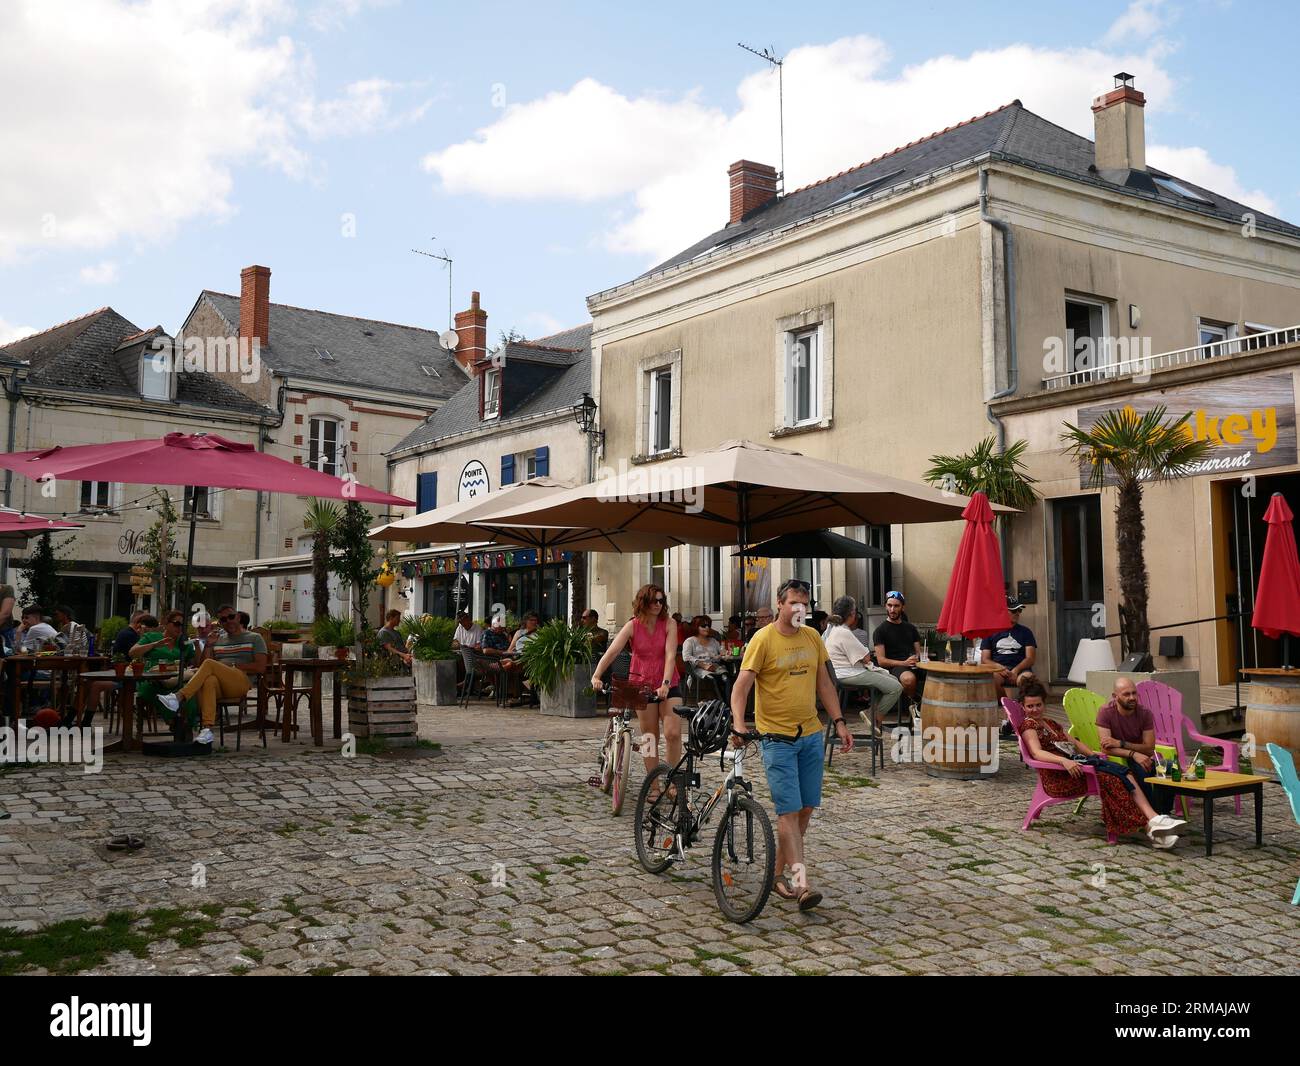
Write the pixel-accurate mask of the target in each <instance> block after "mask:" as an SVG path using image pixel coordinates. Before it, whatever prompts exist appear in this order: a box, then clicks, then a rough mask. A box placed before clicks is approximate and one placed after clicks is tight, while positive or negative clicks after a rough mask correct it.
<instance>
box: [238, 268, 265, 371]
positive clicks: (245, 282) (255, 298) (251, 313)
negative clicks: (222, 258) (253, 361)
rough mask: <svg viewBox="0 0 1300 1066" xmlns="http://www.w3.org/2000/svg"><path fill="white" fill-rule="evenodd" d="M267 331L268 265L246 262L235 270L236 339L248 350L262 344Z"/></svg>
mask: <svg viewBox="0 0 1300 1066" xmlns="http://www.w3.org/2000/svg"><path fill="white" fill-rule="evenodd" d="M270 334H271V268H270V267H264V266H246V267H244V269H243V270H241V271H240V272H239V340H240V342H241V346H242V347H244V348H245V349H246V350H247V351H252V349H253V342H254V341H256V342H257V344H258V346H259V347H261V348H265V347H266V344H267V341H268V340H269V338H270Z"/></svg>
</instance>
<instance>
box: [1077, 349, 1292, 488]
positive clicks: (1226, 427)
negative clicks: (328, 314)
mask: <svg viewBox="0 0 1300 1066" xmlns="http://www.w3.org/2000/svg"><path fill="white" fill-rule="evenodd" d="M1161 405H1163V406H1164V407H1165V408H1166V417H1167V418H1169V419H1177V418H1181V417H1182V416H1183V415H1184V414H1186V415H1188V416H1189V417H1188V419H1187V422H1186V423H1185V425H1184V427H1183V428H1184V431H1185V432H1186V433H1187V434H1188V436H1190V437H1192V438H1193V439H1195V440H1203V441H1208V442H1209V443H1210V445H1211V447H1210V450H1209V453H1208V454H1207V455H1206V456H1205V458H1204V459H1201V460H1199V461H1197V462H1195V463H1193V464H1191V465H1190V466H1189V467H1188V468H1187V469H1186V470H1185V471H1184V474H1186V475H1188V476H1198V475H1202V474H1240V475H1242V476H1244V475H1246V474H1249V473H1253V472H1254V471H1256V470H1264V469H1267V468H1269V467H1275V466H1289V465H1291V464H1292V463H1294V462H1296V424H1295V389H1294V387H1293V385H1292V379H1291V375H1290V374H1272V375H1269V376H1267V377H1258V378H1238V379H1236V380H1233V381H1216V382H1206V383H1205V384H1203V385H1187V386H1183V387H1181V388H1171V389H1166V390H1163V391H1161V392H1158V393H1152V394H1147V395H1142V396H1135V397H1133V398H1131V399H1128V400H1126V401H1124V403H1122V404H1108V405H1105V406H1101V407H1085V408H1081V409H1080V411H1079V421H1078V425H1079V428H1080V429H1092V428H1093V426H1095V425H1096V424H1097V422H1098V420H1099V419H1100V418H1101V417H1102V416H1103V415H1106V414H1109V413H1111V412H1113V411H1119V410H1124V409H1128V410H1131V411H1132V412H1133V413H1134V414H1136V415H1139V416H1141V415H1144V414H1146V413H1147V412H1148V411H1150V410H1151V409H1152V408H1153V407H1159V406H1161ZM1088 476H1089V471H1088V468H1087V466H1086V465H1085V464H1080V467H1079V482H1080V484H1081V485H1082V486H1084V487H1085V488H1086V487H1087V485H1088ZM1106 484H1107V485H1113V484H1115V481H1114V479H1113V478H1112V477H1110V476H1108V477H1107V478H1106Z"/></svg>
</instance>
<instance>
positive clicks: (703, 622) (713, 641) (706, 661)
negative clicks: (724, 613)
mask: <svg viewBox="0 0 1300 1066" xmlns="http://www.w3.org/2000/svg"><path fill="white" fill-rule="evenodd" d="M721 657H722V645H721V644H719V643H718V638H717V637H715V636H714V635H713V624H712V621H711V619H709V618H708V617H706V616H704V615H699V616H697V617H696V618H694V619H693V620H692V630H691V635H690V636H689V637H687V638H686V643H685V644H683V645H682V658H683V659H684V660H685V661H686V665H687V666H689V667H690V670H691V673H692V674H694V675H695V678H696V680H697V681H708V682H710V683H711V684H712V685H713V687H714V689H715V690H716V691H717V695H718V699H720V700H726V699H728V698H729V694H728V689H729V688H730V685H728V683H727V682H728V680H729V678H728V676H727V668H726V667H725V666H723V665H722V663H721V662H719V659H721Z"/></svg>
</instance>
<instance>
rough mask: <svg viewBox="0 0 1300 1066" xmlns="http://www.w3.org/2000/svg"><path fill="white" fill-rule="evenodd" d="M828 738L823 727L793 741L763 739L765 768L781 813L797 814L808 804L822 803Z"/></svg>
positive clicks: (773, 799) (776, 805) (773, 797)
mask: <svg viewBox="0 0 1300 1066" xmlns="http://www.w3.org/2000/svg"><path fill="white" fill-rule="evenodd" d="M824 753H825V744H824V738H823V737H822V734H821V732H820V731H818V732H815V733H810V734H809V735H808V736H806V737H800V738H799V739H798V740H796V741H794V742H793V743H787V742H785V741H781V740H765V741H763V768H764V769H765V770H766V771H767V787H768V789H769V790H770V791H771V793H772V803H773V805H774V806H775V807H776V813H777V814H794V813H795V812H796V811H800V810H802V809H803V808H804V807H820V806H821V805H822V756H823V754H824Z"/></svg>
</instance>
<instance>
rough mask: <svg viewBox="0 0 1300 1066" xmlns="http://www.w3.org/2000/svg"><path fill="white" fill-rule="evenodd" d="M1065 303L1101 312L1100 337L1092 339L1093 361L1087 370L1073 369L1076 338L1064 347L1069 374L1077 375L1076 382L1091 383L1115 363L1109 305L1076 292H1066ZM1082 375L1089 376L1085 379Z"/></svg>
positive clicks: (1076, 355) (1067, 330) (1067, 331)
mask: <svg viewBox="0 0 1300 1066" xmlns="http://www.w3.org/2000/svg"><path fill="white" fill-rule="evenodd" d="M1065 303H1066V304H1079V305H1081V306H1083V307H1088V308H1091V309H1092V310H1094V311H1100V312H1101V334H1100V336H1098V337H1095V338H1093V340H1094V341H1095V344H1094V346H1093V353H1094V358H1095V361H1094V363H1093V365H1092V367H1091V368H1090V369H1089V370H1079V371H1075V369H1074V368H1075V366H1076V365H1077V364H1076V362H1075V360H1076V359H1077V358H1078V352H1077V350H1076V348H1075V345H1076V344H1077V343H1078V338H1077V337H1072V338H1070V343H1069V344H1068V345H1067V346H1066V347H1067V352H1066V357H1067V358H1068V359H1069V365H1070V372H1071V373H1075V374H1078V375H1079V378H1078V380H1080V381H1093V380H1095V378H1100V377H1102V376H1103V375H1104V374H1105V373H1106V369H1107V368H1108V367H1110V366H1111V365H1112V364H1113V363H1114V362H1115V341H1114V337H1113V336H1112V335H1111V331H1110V303H1109V302H1108V301H1106V300H1103V299H1101V298H1100V297H1097V296H1084V295H1083V294H1081V293H1077V292H1066V294H1065ZM1061 310H1062V312H1064V311H1065V306H1064V305H1062V307H1061ZM1068 321H1069V320H1068V318H1067V319H1066V322H1067V325H1066V328H1065V332H1066V333H1067V334H1068V333H1069V325H1068ZM1083 375H1089V376H1086V377H1085V376H1083Z"/></svg>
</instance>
